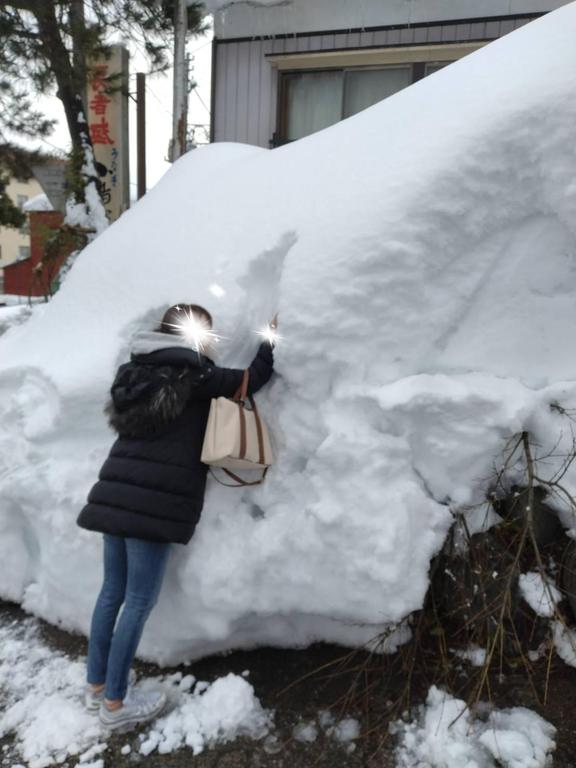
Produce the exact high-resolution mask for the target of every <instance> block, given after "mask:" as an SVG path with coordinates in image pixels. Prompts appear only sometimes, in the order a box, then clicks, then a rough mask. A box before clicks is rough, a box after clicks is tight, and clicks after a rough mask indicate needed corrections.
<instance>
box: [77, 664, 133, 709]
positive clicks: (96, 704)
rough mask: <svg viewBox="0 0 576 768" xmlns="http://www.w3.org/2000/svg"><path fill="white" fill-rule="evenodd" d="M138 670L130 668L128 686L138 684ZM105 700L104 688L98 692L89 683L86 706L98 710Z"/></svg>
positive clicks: (85, 695) (85, 693)
mask: <svg viewBox="0 0 576 768" xmlns="http://www.w3.org/2000/svg"><path fill="white" fill-rule="evenodd" d="M136 680H137V676H136V672H134V670H133V669H131V670H130V674H129V675H128V688H129V689H130V688H132V686H134V685H136ZM103 701H104V688H103V689H102V690H101V691H98V692H96V691H95V690H94V688H92V686H91V685H90V684H89V683H87V685H86V687H85V689H84V706H85V707H86V709H87V710H88V711H89V712H98V710H99V709H100V704H102V702H103Z"/></svg>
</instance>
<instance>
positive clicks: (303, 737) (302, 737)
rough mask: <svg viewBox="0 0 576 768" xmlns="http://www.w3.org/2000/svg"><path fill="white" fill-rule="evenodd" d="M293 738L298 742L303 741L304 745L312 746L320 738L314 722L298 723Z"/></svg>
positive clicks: (293, 731)
mask: <svg viewBox="0 0 576 768" xmlns="http://www.w3.org/2000/svg"><path fill="white" fill-rule="evenodd" d="M292 736H293V737H294V738H295V739H296V741H301V742H302V743H304V744H312V743H313V742H314V741H316V739H317V738H318V728H317V727H316V725H315V723H314V722H313V721H310V722H307V723H304V722H300V723H297V724H296V725H295V726H294V728H293V730H292Z"/></svg>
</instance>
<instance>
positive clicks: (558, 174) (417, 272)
mask: <svg viewBox="0 0 576 768" xmlns="http://www.w3.org/2000/svg"><path fill="white" fill-rule="evenodd" d="M574 39H576V6H574V5H570V6H566V7H564V8H562V9H561V10H559V11H557V12H555V13H553V14H550V15H548V16H546V17H544V18H542V19H540V20H538V21H536V22H534V23H532V24H530V25H528V26H526V27H523V28H522V29H520V30H518V31H517V32H514V33H513V34H511V35H508V36H506V37H505V38H503V39H502V40H498V41H496V42H494V43H492V44H491V45H489V46H487V47H486V48H484V49H483V50H481V51H478V52H477V53H474V54H472V55H470V56H468V57H466V58H465V59H462V60H461V61H459V62H457V63H455V64H453V65H452V66H450V67H446V68H445V69H443V70H441V71H440V72H438V73H436V74H434V75H432V76H431V77H429V78H426V79H424V80H421V81H420V82H418V83H416V84H415V85H414V86H412V87H411V88H409V89H407V90H405V91H402V92H400V93H398V94H395V95H394V96H392V97H391V98H389V99H387V100H386V101H384V102H382V103H381V104H378V105H376V106H374V107H372V108H371V109H369V110H366V111H365V112H362V113H361V114H358V115H356V116H354V117H353V118H350V119H349V120H346V121H344V122H342V123H340V124H338V125H335V126H332V127H331V128H329V129H327V130H325V131H322V132H320V133H318V134H315V135H313V136H310V137H308V138H306V139H303V140H301V141H298V142H295V143H294V144H291V145H288V146H286V147H282V148H279V149H276V150H274V151H266V150H262V149H258V148H254V147H247V146H241V145H213V146H211V147H208V148H206V149H200V150H196V151H195V152H193V153H191V154H190V155H189V156H185V157H184V158H182V159H181V160H179V161H178V162H177V163H175V164H174V166H173V167H172V169H171V170H170V172H169V173H168V174H167V175H166V176H165V177H164V178H163V179H162V181H161V182H160V183H159V184H158V185H157V186H156V187H155V188H154V189H153V190H151V191H150V192H149V193H148V194H147V195H146V196H145V197H144V198H143V199H142V200H140V201H139V202H138V204H137V205H136V206H135V207H134V208H133V209H131V210H130V211H128V212H127V213H125V214H124V215H123V216H122V217H121V219H120V220H119V221H117V222H116V223H115V224H114V225H112V226H111V227H110V228H109V229H108V230H106V231H105V232H104V233H103V234H102V235H101V236H100V237H99V238H98V239H97V240H96V241H95V242H94V243H93V244H91V245H90V246H89V247H88V248H86V249H85V250H84V251H83V253H82V254H81V255H80V256H79V258H78V260H77V262H76V264H75V266H74V267H73V269H72V270H71V271H70V273H69V275H68V277H67V279H66V281H65V283H64V285H63V287H62V289H61V290H60V291H59V292H58V294H57V295H56V296H55V298H54V299H53V300H52V301H51V303H50V304H49V305H48V307H47V309H46V310H45V312H44V313H43V315H42V317H41V318H35V317H32V318H31V319H30V321H29V322H27V323H25V324H24V325H23V326H21V327H18V328H14V329H12V330H11V331H10V332H9V333H7V334H5V335H4V336H3V337H2V339H1V340H0V419H1V423H2V427H3V429H2V432H1V433H0V466H1V470H0V499H1V503H0V594H1V596H3V597H5V598H9V599H12V600H15V601H18V602H20V603H22V604H23V606H24V607H25V608H26V610H28V611H31V612H33V613H36V614H39V615H41V616H44V617H46V618H47V619H48V620H50V621H53V622H55V621H60V622H62V624H63V626H65V627H68V628H72V629H78V630H80V631H82V632H87V630H88V626H89V620H90V615H91V611H92V608H93V605H94V601H95V599H96V595H97V591H98V589H99V584H100V578H101V544H100V540H99V537H98V536H96V535H94V534H91V533H89V532H85V531H80V530H78V529H77V528H76V526H75V519H76V516H77V514H78V512H79V510H80V508H81V506H82V505H83V503H84V500H85V498H86V494H87V492H88V491H89V489H90V487H91V485H92V484H93V482H94V480H95V478H96V475H97V472H98V470H99V467H100V465H101V463H102V461H103V460H104V458H105V456H106V454H107V452H108V450H109V447H110V444H111V441H112V439H113V436H112V434H111V433H110V431H109V430H108V427H107V426H106V421H105V419H104V417H103V414H102V408H103V405H104V403H105V400H106V398H107V393H108V389H109V387H110V383H111V381H112V378H113V376H114V372H115V369H116V366H117V365H118V363H120V362H122V361H123V360H125V359H126V354H127V350H128V348H129V343H130V337H131V336H132V334H133V333H134V331H135V330H136V329H139V328H143V327H146V328H150V327H152V326H153V325H154V324H156V323H157V322H158V319H159V318H160V316H161V314H162V312H163V310H164V309H165V308H166V306H167V305H169V304H172V303H174V302H177V301H190V302H197V303H200V304H204V305H206V306H207V307H208V308H209V309H210V311H211V312H212V313H213V315H214V317H215V322H216V330H217V331H218V332H219V333H220V334H221V335H222V336H224V337H226V338H225V341H224V342H223V343H222V344H221V345H220V347H221V353H220V362H221V363H222V364H226V365H245V364H247V363H248V362H249V361H250V359H251V356H252V354H253V352H254V350H255V348H256V345H257V343H258V337H257V336H256V334H255V333H254V331H255V330H257V329H259V328H261V327H262V326H263V325H264V324H265V323H266V322H267V321H268V319H269V318H270V317H271V316H272V315H273V314H274V312H275V311H277V310H278V311H279V313H280V323H281V326H280V332H281V333H282V335H283V336H284V341H283V342H282V343H281V344H280V345H279V346H278V348H277V353H276V359H277V369H278V376H277V378H276V380H275V382H274V383H273V384H272V386H270V387H269V388H268V389H267V391H265V392H263V393H262V394H261V395H260V397H259V398H258V399H259V403H260V405H261V409H262V411H263V413H264V414H265V416H266V417H267V419H268V421H269V422H270V426H271V429H272V432H273V434H274V437H275V441H276V448H277V453H278V463H277V465H275V466H274V467H273V469H272V471H271V472H270V473H269V475H268V478H267V480H266V483H265V484H264V485H263V486H262V487H261V488H258V489H250V488H248V489H244V490H236V489H234V490H231V489H228V488H223V487H221V486H217V485H216V484H215V483H212V484H211V485H210V489H209V492H208V495H207V500H206V505H205V509H204V513H203V518H202V521H201V523H200V525H199V527H198V529H197V533H196V535H195V536H194V538H193V540H192V542H191V544H190V545H189V546H188V547H186V548H183V547H175V548H174V550H173V552H172V554H171V560H170V563H169V567H168V572H167V578H166V581H165V584H164V588H163V591H162V594H161V595H160V600H159V603H158V605H157V606H156V608H155V610H154V612H153V614H152V616H151V618H150V622H149V623H148V625H147V628H146V630H145V634H144V637H143V642H142V646H141V654H142V656H143V657H146V658H149V659H154V660H157V661H159V662H161V663H168V662H177V661H181V660H185V659H192V658H194V657H198V656H201V655H203V654H207V653H210V652H214V651H220V650H225V649H229V648H238V647H247V646H254V645H257V644H265V643H272V644H276V645H283V646H299V645H304V644H307V643H310V642H312V641H315V640H319V639H324V640H328V641H336V642H340V643H344V644H349V645H360V644H363V643H365V642H367V641H368V640H370V639H371V638H373V637H374V636H375V635H377V634H378V633H379V632H381V631H385V630H388V629H389V627H390V625H394V624H395V623H396V622H398V621H401V620H402V619H403V618H404V617H406V616H407V615H408V614H410V613H411V612H412V611H414V610H415V609H418V608H420V607H421V605H422V602H423V597H424V594H425V592H426V589H427V585H428V568H429V563H430V559H431V557H432V556H433V555H434V554H435V553H436V552H437V551H438V550H439V548H440V547H441V545H442V542H443V541H444V538H445V535H446V532H447V530H448V528H449V526H450V525H451V522H452V519H453V511H454V510H455V509H459V508H462V507H463V506H467V505H470V506H471V507H473V506H474V505H476V504H478V503H479V502H481V501H482V499H483V498H484V494H485V491H486V488H487V486H488V485H489V484H490V482H491V480H492V478H493V477H494V464H495V463H496V465H497V464H498V461H499V459H500V456H501V451H502V449H503V447H504V445H505V444H506V441H507V439H508V438H509V437H510V435H511V434H513V433H516V432H518V431H519V430H524V429H526V430H529V431H530V433H531V435H532V436H533V437H534V442H535V443H537V444H538V446H539V447H537V448H536V449H535V450H536V453H537V455H540V454H539V453H538V452H540V451H541V453H542V455H544V454H547V453H550V452H552V453H554V454H555V455H560V454H562V453H565V452H566V450H570V449H571V442H570V430H569V429H567V428H565V422H566V420H565V418H564V417H563V416H562V415H561V414H560V413H559V412H558V411H557V410H551V409H550V407H549V406H550V403H551V402H552V401H559V402H561V403H562V404H563V405H564V406H565V407H568V408H570V407H575V406H576V386H575V383H576V358H575V357H574V355H572V354H571V352H570V349H571V340H572V336H573V329H574V327H576V300H575V298H576V259H575V253H576V182H575V179H576V156H575V155H574V152H573V151H572V149H573V145H574V125H575V124H576V80H575V79H574V75H573V73H574V72H575V71H576V46H574ZM487 83H489V87H487V86H486V84H487ZM561 433H562V435H564V437H563V438H562V439H563V440H564V443H562V442H561V443H560V444H559V445H557V440H558V436H559V435H560V434H561ZM552 449H554V450H552ZM565 449H566V450H565ZM548 471H550V472H554V471H555V466H554V461H553V459H552V458H550V459H549V463H548V464H547V465H546V466H545V467H542V472H544V473H545V472H548ZM574 471H575V469H574V466H572V467H571V468H570V469H569V471H568V472H567V473H566V475H565V476H564V478H563V483H564V485H565V486H566V487H567V488H569V489H570V488H572V489H574V488H576V476H575V474H574ZM516 479H517V480H518V481H519V482H521V480H522V478H516ZM484 517H485V515H484V512H482V514H481V515H477V519H476V518H475V517H474V516H473V514H472V513H471V516H470V518H469V525H470V527H471V528H472V530H473V531H474V530H476V529H477V528H478V527H479V526H481V525H482V524H483V520H484ZM565 522H566V523H567V524H570V525H571V524H572V521H571V519H570V518H569V516H568V515H566V517H565ZM407 636H408V629H407V628H406V625H405V626H404V628H403V630H402V637H403V638H404V639H405V638H406V637H407ZM398 641H399V638H398V637H396V638H395V639H394V641H393V642H391V643H390V645H389V648H392V647H394V643H395V642H396V643H397V642H398Z"/></svg>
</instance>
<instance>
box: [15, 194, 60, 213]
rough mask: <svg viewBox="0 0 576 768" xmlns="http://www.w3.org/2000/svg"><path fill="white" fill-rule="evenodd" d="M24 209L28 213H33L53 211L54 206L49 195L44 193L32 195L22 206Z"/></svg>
mask: <svg viewBox="0 0 576 768" xmlns="http://www.w3.org/2000/svg"><path fill="white" fill-rule="evenodd" d="M22 210H23V211H25V212H26V213H32V212H33V211H53V210H54V206H53V205H52V203H51V202H50V200H48V195H45V194H44V193H42V194H40V195H36V196H35V197H31V198H30V200H27V201H26V202H25V203H24V205H23V206H22Z"/></svg>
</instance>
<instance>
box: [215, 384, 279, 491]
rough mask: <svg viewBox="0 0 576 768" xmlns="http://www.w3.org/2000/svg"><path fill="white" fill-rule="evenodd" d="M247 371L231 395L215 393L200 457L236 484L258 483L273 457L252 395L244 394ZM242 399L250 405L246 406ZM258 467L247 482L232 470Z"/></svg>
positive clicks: (265, 429) (265, 430)
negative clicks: (257, 477) (256, 476)
mask: <svg viewBox="0 0 576 768" xmlns="http://www.w3.org/2000/svg"><path fill="white" fill-rule="evenodd" d="M248 375H249V374H248V371H244V375H243V377H242V384H241V385H240V388H239V389H238V391H237V392H236V394H235V395H234V397H233V398H228V397H216V398H214V399H213V400H212V402H211V404H210V413H209V415H208V424H207V425H206V433H205V435H204V443H203V445H202V455H201V457H200V460H201V461H202V462H203V463H204V464H208V465H209V466H212V467H222V468H223V469H224V471H225V472H226V474H227V475H228V476H229V477H231V478H232V479H233V480H234V481H235V482H236V483H237V484H238V485H259V484H260V483H261V482H262V481H263V480H264V477H265V476H266V472H267V470H268V467H269V466H270V465H271V464H273V462H274V457H273V454H272V446H271V444H270V437H269V435H268V430H267V428H266V424H265V423H264V421H263V420H262V419H261V417H260V414H259V413H258V409H257V408H256V404H255V403H254V399H253V398H252V397H247V392H248ZM246 400H248V402H249V403H250V405H251V408H247V407H246ZM242 469H262V470H263V471H264V474H263V475H262V477H261V478H260V480H256V481H252V482H247V481H245V480H242V478H240V477H238V475H236V474H235V473H234V472H232V470H242Z"/></svg>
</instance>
